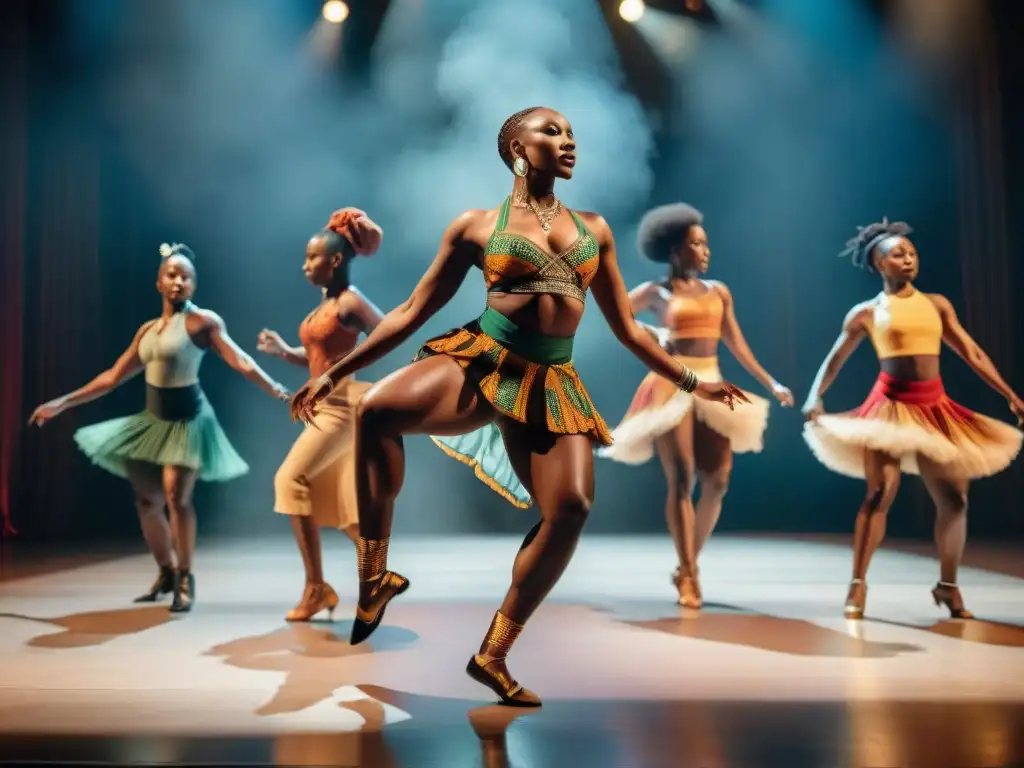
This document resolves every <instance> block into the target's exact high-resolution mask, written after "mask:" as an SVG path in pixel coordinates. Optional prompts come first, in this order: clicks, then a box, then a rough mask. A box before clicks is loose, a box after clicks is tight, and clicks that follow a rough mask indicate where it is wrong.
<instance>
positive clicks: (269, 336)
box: [256, 328, 309, 368]
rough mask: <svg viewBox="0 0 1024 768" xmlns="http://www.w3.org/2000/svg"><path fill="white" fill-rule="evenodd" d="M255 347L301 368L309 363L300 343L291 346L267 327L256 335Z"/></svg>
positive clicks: (304, 349)
mask: <svg viewBox="0 0 1024 768" xmlns="http://www.w3.org/2000/svg"><path fill="white" fill-rule="evenodd" d="M256 349H258V350H259V351H260V352H266V353H267V354H268V355H273V356H274V357H278V358H280V359H282V360H284V361H285V362H286V363H291V364H292V365H298V366H302V367H303V368H305V367H306V365H308V363H309V361H308V360H307V359H306V348H305V347H303V346H301V345H300V346H298V347H293V346H291V345H289V344H288V343H286V342H285V340H284V339H282V338H281V334H279V333H278V332H277V331H271V330H268V329H267V328H264V329H263V330H262V331H260V332H259V335H258V336H257V337H256Z"/></svg>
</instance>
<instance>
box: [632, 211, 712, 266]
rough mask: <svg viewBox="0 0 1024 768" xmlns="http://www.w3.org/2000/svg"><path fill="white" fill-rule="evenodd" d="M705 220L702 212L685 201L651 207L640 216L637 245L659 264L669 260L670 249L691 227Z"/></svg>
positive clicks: (672, 249) (677, 243)
mask: <svg viewBox="0 0 1024 768" xmlns="http://www.w3.org/2000/svg"><path fill="white" fill-rule="evenodd" d="M703 223H704V214H703V213H701V212H700V211H698V210H697V209H696V208H694V207H693V206H692V205H687V204H686V203H672V204H671V205H659V206H658V207H657V208H652V209H651V210H649V211H648V212H647V213H645V214H644V217H643V218H642V219H640V227H639V228H638V229H637V233H636V246H637V248H638V249H639V251H640V253H642V254H643V255H644V256H645V257H646V258H648V259H650V260H651V261H655V262H657V263H659V264H667V263H668V262H670V261H671V260H672V253H673V252H674V251H675V250H676V249H677V248H678V247H679V244H680V243H681V242H682V241H683V238H685V237H686V233H687V232H689V231H690V227H695V226H699V225H700V224H703Z"/></svg>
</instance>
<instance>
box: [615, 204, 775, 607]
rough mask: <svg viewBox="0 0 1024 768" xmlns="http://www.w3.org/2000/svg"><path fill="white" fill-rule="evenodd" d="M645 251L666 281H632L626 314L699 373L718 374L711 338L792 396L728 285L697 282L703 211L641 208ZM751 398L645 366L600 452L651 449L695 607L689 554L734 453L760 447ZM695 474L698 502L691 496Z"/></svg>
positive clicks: (707, 529) (703, 254) (640, 456)
mask: <svg viewBox="0 0 1024 768" xmlns="http://www.w3.org/2000/svg"><path fill="white" fill-rule="evenodd" d="M637 240H638V245H639V248H640V252H641V253H642V254H643V255H644V256H646V257H647V258H648V259H650V260H652V261H655V262H658V263H660V264H668V265H669V276H668V279H667V280H665V281H664V282H660V283H655V282H648V283H643V284H642V285H640V286H638V287H636V288H634V289H633V291H632V292H631V293H630V302H631V304H632V308H633V312H634V314H639V313H640V312H644V311H648V312H651V313H653V314H654V315H655V316H656V318H657V323H658V327H657V328H652V327H650V326H648V329H649V332H650V333H651V334H653V335H654V336H655V337H656V338H658V339H659V341H661V342H662V344H663V346H664V347H665V349H666V350H668V351H669V352H670V353H671V354H672V356H673V357H674V358H675V359H676V360H678V361H679V362H680V363H682V364H683V365H684V366H686V367H687V368H690V369H691V370H692V371H693V372H694V373H695V374H696V375H697V376H698V377H699V378H700V379H701V381H721V380H722V374H721V372H720V371H719V368H718V347H719V341H724V342H725V345H726V346H727V347H728V348H729V350H730V351H731V352H732V354H733V355H734V356H735V357H736V359H737V360H738V361H739V362H740V364H741V365H742V366H743V367H744V368H745V369H746V370H747V371H749V372H750V374H751V375H752V376H753V377H754V378H756V379H757V380H758V381H759V382H760V383H761V384H762V385H763V386H764V387H765V389H767V390H768V391H769V392H771V393H772V395H773V396H774V397H775V398H776V399H777V400H778V401H779V402H780V403H782V405H784V406H791V405H792V404H793V394H792V392H790V391H789V390H788V389H787V388H786V387H784V386H782V385H781V384H779V383H778V382H777V381H775V379H773V378H772V377H771V376H769V375H768V372H767V371H765V370H764V368H762V367H761V365H760V364H759V363H758V362H757V359H756V358H755V357H754V354H753V352H751V351H750V347H749V346H747V342H746V340H745V339H744V338H743V333H742V331H741V330H740V326H739V323H738V322H737V320H736V314H735V311H734V308H733V298H732V294H731V293H730V292H729V289H728V288H727V287H726V286H725V285H724V284H723V283H720V282H718V281H714V280H704V279H703V278H702V277H701V275H703V274H705V273H706V272H707V270H708V266H709V264H710V261H711V249H710V247H709V246H708V236H707V233H706V232H705V231H704V227H703V216H702V215H701V213H700V212H699V211H698V210H696V209H695V208H692V207H691V206H689V205H686V204H684V203H677V204H674V205H665V206H661V207H659V208H655V209H653V210H651V211H648V212H647V214H646V215H645V216H644V217H643V220H642V221H641V222H640V231H639V234H638V237H637ZM746 396H747V399H748V400H749V401H750V402H749V404H748V405H745V406H744V407H743V408H737V409H735V410H732V409H730V408H729V407H728V405H725V404H722V403H718V402H714V401H711V400H701V399H698V398H694V397H693V396H692V395H690V394H689V393H687V392H683V391H680V390H679V389H677V388H674V387H672V386H671V384H670V383H669V382H666V381H663V380H662V379H661V378H660V377H659V376H656V375H653V374H650V375H648V376H647V377H646V378H644V380H643V381H642V382H641V384H640V387H639V389H637V391H636V395H635V396H634V397H633V402H632V404H631V405H630V406H629V409H628V410H627V411H626V415H625V417H624V418H623V420H622V423H621V424H619V426H617V427H616V428H615V429H614V430H613V431H612V438H613V440H614V442H613V443H612V445H610V446H608V447H606V448H602V449H601V450H600V451H599V453H598V455H600V456H603V457H605V458H608V459H613V460H615V461H621V462H623V463H626V464H642V463H643V462H645V461H647V460H648V459H650V458H651V457H653V456H654V454H655V453H657V454H658V458H659V459H660V460H661V464H662V467H663V468H664V470H665V479H666V481H667V483H668V501H667V503H666V506H665V517H666V519H667V521H668V528H669V532H670V533H671V534H672V539H673V541H674V542H675V546H676V553H677V555H678V557H679V567H678V568H677V569H676V571H675V573H674V574H673V576H672V581H673V583H674V584H675V586H676V588H677V589H678V591H679V604H680V605H683V606H686V607H689V608H699V607H700V606H701V589H700V580H699V577H698V568H697V559H698V557H699V555H700V551H701V549H702V548H703V546H704V544H705V542H706V541H707V539H708V537H709V536H710V535H711V532H712V531H713V530H714V528H715V524H716V523H717V522H718V516H719V514H720V513H721V511H722V499H723V498H724V497H725V494H726V491H727V490H728V488H729V476H730V473H731V470H732V456H733V454H734V453H748V452H759V451H761V449H762V448H763V445H764V431H765V428H766V427H767V424H768V401H767V400H765V399H763V398H760V397H757V396H755V395H752V394H750V393H746ZM698 480H699V481H700V498H699V499H698V500H697V504H696V507H695V506H694V504H693V500H692V496H693V491H694V487H695V486H696V484H697V482H698Z"/></svg>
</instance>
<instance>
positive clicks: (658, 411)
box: [598, 355, 769, 464]
mask: <svg viewBox="0 0 1024 768" xmlns="http://www.w3.org/2000/svg"><path fill="white" fill-rule="evenodd" d="M673 357H674V358H675V359H676V360H678V361H679V362H681V363H682V364H683V365H685V366H687V367H688V368H690V369H691V370H692V371H693V372H694V373H696V374H697V377H698V378H699V379H700V380H701V381H721V380H722V372H721V371H720V370H719V368H718V358H716V357H685V356H683V355H673ZM744 394H745V395H746V396H747V397H748V398H749V399H750V403H749V404H747V403H743V404H740V405H737V406H736V410H734V411H733V410H729V406H727V405H725V404H724V403H716V402H711V401H710V400H702V399H700V398H697V397H694V396H693V395H691V394H689V393H687V392H683V391H681V390H680V389H679V388H678V387H676V386H675V385H674V384H673V383H672V382H670V381H668V380H667V379H665V378H663V377H661V376H659V375H658V374H656V373H649V374H648V375H647V376H645V377H644V380H643V381H642V382H641V383H640V386H639V387H638V388H637V391H636V394H635V395H634V396H633V402H632V403H631V404H630V406H629V409H628V410H627V411H626V415H625V416H624V417H623V418H622V422H621V423H620V424H619V425H618V426H617V427H615V429H613V430H612V439H613V440H614V441H615V442H614V443H612V445H610V446H608V447H606V448H602V449H600V450H599V451H598V456H601V457H603V458H606V459H612V460H613V461H620V462H622V463H624V464H643V463H644V462H645V461H647V460H648V459H650V458H651V457H652V456H654V441H655V440H657V439H658V438H659V437H661V436H662V435H664V434H665V433H666V432H669V431H671V430H672V429H675V427H677V426H678V425H679V423H680V422H682V420H683V419H684V418H685V417H686V414H688V413H689V412H690V410H691V409H692V410H693V414H694V417H695V418H697V419H699V420H700V421H702V422H703V423H704V424H706V425H707V426H708V427H710V428H711V429H713V430H714V431H715V432H717V433H718V434H720V435H722V436H723V437H726V438H728V439H729V444H730V445H731V446H732V450H733V452H734V453H759V452H760V451H761V450H762V449H763V448H764V432H765V429H766V428H767V426H768V410H769V403H768V401H767V400H765V399H764V398H762V397H758V396H757V395H752V394H750V393H749V392H744Z"/></svg>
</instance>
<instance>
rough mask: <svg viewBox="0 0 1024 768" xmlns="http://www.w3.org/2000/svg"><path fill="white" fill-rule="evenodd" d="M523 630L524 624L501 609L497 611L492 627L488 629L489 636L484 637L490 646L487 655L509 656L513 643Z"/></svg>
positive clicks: (501, 657)
mask: <svg viewBox="0 0 1024 768" xmlns="http://www.w3.org/2000/svg"><path fill="white" fill-rule="evenodd" d="M522 631H523V625H522V624H516V623H515V622H514V621H512V619H510V618H508V617H507V616H505V615H503V614H502V612H501V611H498V612H496V613H495V614H494V619H493V620H492V621H491V626H490V629H488V630H487V637H486V638H485V639H484V642H485V643H486V645H487V648H488V654H487V655H488V656H493V657H494V658H496V659H503V658H505V657H506V656H508V652H509V651H510V650H512V643H514V642H515V641H516V638H517V637H519V633H520V632H522Z"/></svg>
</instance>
